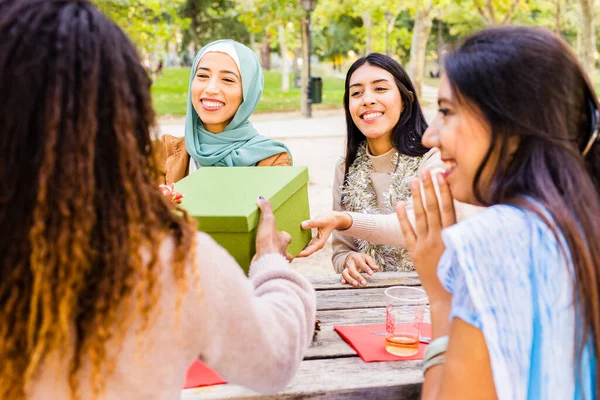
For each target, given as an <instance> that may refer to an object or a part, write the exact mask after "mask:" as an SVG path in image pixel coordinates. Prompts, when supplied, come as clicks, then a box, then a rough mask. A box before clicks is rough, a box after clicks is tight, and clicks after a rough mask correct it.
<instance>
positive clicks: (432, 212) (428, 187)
mask: <svg viewBox="0 0 600 400" xmlns="http://www.w3.org/2000/svg"><path fill="white" fill-rule="evenodd" d="M421 181H422V182H423V192H424V193H425V205H426V208H427V231H428V232H429V231H435V232H437V231H439V230H441V229H442V217H441V215H440V205H439V203H438V198H437V194H436V193H435V186H434V185H433V177H432V176H431V171H429V170H426V171H423V173H422V174H421Z"/></svg>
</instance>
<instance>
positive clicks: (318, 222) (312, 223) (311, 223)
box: [300, 218, 325, 229]
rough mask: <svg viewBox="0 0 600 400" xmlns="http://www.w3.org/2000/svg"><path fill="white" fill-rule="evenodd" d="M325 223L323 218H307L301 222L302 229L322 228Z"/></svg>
mask: <svg viewBox="0 0 600 400" xmlns="http://www.w3.org/2000/svg"><path fill="white" fill-rule="evenodd" d="M324 224H325V221H324V220H323V219H321V218H313V219H307V220H306V221H302V222H301V223H300V227H302V229H312V228H321V227H323V225H324Z"/></svg>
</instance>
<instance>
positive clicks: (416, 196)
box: [411, 179, 427, 237]
mask: <svg viewBox="0 0 600 400" xmlns="http://www.w3.org/2000/svg"><path fill="white" fill-rule="evenodd" d="M419 182H420V181H419V179H413V181H412V184H411V192H412V197H413V210H414V213H415V232H416V235H417V236H420V237H425V235H427V215H426V213H425V207H424V206H423V200H422V199H421V187H420V184H419Z"/></svg>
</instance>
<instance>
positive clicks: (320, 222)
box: [298, 211, 352, 257]
mask: <svg viewBox="0 0 600 400" xmlns="http://www.w3.org/2000/svg"><path fill="white" fill-rule="evenodd" d="M301 226H302V229H312V228H316V229H317V236H315V237H314V238H312V240H311V241H310V243H309V244H308V245H307V246H306V247H305V248H304V250H302V251H301V252H300V253H299V254H298V257H308V256H310V255H311V254H314V253H316V252H317V251H319V250H321V249H322V248H323V247H324V246H325V244H326V243H327V239H329V236H331V233H332V232H333V231H334V230H336V229H348V228H350V227H351V226H352V217H350V215H348V214H347V213H345V212H338V211H333V212H332V213H331V214H329V215H327V216H325V217H319V218H313V219H309V220H306V221H302V224H301Z"/></svg>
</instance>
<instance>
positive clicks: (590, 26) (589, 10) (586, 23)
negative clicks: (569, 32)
mask: <svg viewBox="0 0 600 400" xmlns="http://www.w3.org/2000/svg"><path fill="white" fill-rule="evenodd" d="M580 3H581V16H582V20H583V21H582V22H583V23H582V25H583V38H582V39H583V56H582V60H581V63H582V64H583V68H584V69H585V71H586V72H587V73H588V75H589V76H590V77H593V74H594V71H595V69H596V33H595V30H594V1H593V0H580Z"/></svg>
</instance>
